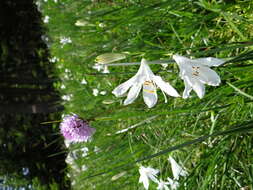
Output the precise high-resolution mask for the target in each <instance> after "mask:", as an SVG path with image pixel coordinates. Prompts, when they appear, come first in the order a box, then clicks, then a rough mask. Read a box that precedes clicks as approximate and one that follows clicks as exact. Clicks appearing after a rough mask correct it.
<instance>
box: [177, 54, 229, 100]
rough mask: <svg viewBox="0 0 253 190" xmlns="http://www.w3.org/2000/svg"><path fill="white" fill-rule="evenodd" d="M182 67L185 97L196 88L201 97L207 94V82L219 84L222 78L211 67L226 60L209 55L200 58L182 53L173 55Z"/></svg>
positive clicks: (208, 83)
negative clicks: (185, 55) (193, 57)
mask: <svg viewBox="0 0 253 190" xmlns="http://www.w3.org/2000/svg"><path fill="white" fill-rule="evenodd" d="M173 59H174V60H175V61H176V63H177V64H178V66H179V68H180V77H181V78H182V79H183V80H184V84H185V90H184V93H183V98H184V99H185V98H188V97H189V94H190V92H191V90H194V91H195V92H196V93H197V95H198V97H199V98H203V97H204V95H205V86H204V85H205V84H207V85H210V86H219V85H220V83H221V79H220V77H219V75H218V74H217V73H216V72H215V71H214V70H212V69H210V68H209V67H211V66H219V65H221V64H222V63H224V62H225V61H224V60H221V59H217V58H213V57H207V58H199V59H189V58H187V57H184V56H180V55H173Z"/></svg>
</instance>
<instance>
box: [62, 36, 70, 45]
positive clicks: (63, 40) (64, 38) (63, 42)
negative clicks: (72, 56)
mask: <svg viewBox="0 0 253 190" xmlns="http://www.w3.org/2000/svg"><path fill="white" fill-rule="evenodd" d="M60 43H61V44H62V45H65V44H70V43H72V40H71V39H70V37H68V38H66V37H61V38H60Z"/></svg>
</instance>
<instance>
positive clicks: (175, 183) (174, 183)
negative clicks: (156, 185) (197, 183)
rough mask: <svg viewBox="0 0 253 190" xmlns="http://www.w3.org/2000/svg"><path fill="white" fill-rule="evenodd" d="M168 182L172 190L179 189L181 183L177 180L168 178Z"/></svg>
mask: <svg viewBox="0 0 253 190" xmlns="http://www.w3.org/2000/svg"><path fill="white" fill-rule="evenodd" d="M167 180H168V183H169V184H170V188H171V189H172V190H176V189H177V188H178V187H179V183H178V182H177V181H176V180H173V179H170V178H169V177H168V178H167Z"/></svg>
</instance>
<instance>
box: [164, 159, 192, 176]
mask: <svg viewBox="0 0 253 190" xmlns="http://www.w3.org/2000/svg"><path fill="white" fill-rule="evenodd" d="M169 161H170V163H171V168H172V174H173V177H174V179H176V180H178V179H179V177H180V176H186V175H188V173H187V172H186V171H185V170H183V168H182V167H181V166H179V164H178V163H177V162H176V161H175V160H174V159H173V158H172V157H171V156H170V157H169Z"/></svg>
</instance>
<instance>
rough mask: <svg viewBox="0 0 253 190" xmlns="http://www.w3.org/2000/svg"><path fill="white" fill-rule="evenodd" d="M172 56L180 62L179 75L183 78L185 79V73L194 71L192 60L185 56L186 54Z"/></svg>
mask: <svg viewBox="0 0 253 190" xmlns="http://www.w3.org/2000/svg"><path fill="white" fill-rule="evenodd" d="M172 58H173V59H174V60H175V61H176V63H177V64H178V66H179V68H180V73H179V76H180V77H181V78H182V79H183V77H184V75H186V74H187V73H191V72H192V60H191V59H189V58H187V57H184V56H180V55H173V57H172Z"/></svg>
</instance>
